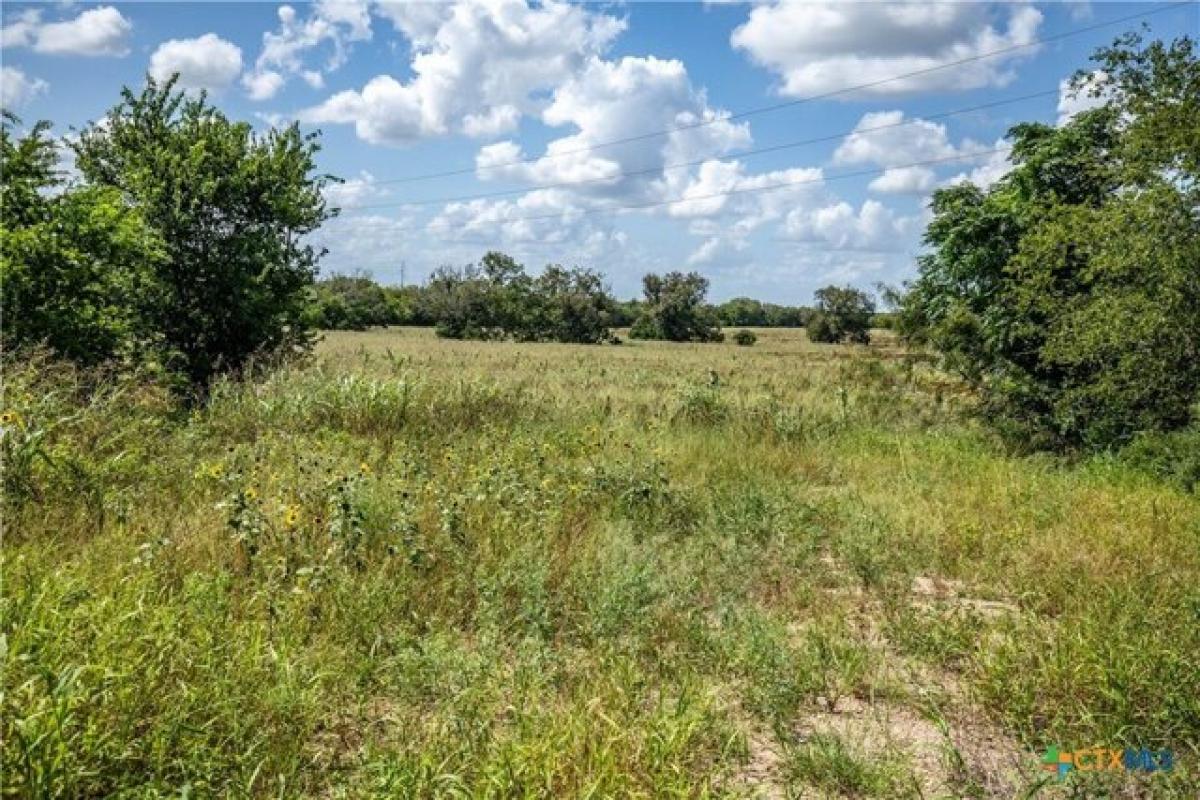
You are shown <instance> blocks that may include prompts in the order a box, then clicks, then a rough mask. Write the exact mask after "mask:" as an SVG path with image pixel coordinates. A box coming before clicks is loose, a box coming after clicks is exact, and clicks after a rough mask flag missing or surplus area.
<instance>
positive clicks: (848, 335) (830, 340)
mask: <svg viewBox="0 0 1200 800" xmlns="http://www.w3.org/2000/svg"><path fill="white" fill-rule="evenodd" d="M874 313H875V301H874V300H872V299H871V297H870V296H869V295H868V294H867V293H866V292H863V291H860V290H858V289H855V288H853V287H851V286H845V287H842V286H826V287H825V288H824V289H818V290H817V308H816V310H815V311H813V313H812V314H811V315H810V316H809V318H808V323H807V324H806V325H805V330H806V333H807V334H808V339H809V341H811V342H821V343H824V344H836V343H838V342H850V343H852V344H867V343H868V342H869V341H871V317H872V315H873V314H874Z"/></svg>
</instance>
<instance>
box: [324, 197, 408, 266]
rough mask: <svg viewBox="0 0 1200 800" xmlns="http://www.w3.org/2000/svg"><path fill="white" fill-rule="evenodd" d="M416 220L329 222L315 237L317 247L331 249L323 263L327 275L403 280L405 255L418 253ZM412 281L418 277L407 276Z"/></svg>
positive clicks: (386, 217)
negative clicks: (364, 274)
mask: <svg viewBox="0 0 1200 800" xmlns="http://www.w3.org/2000/svg"><path fill="white" fill-rule="evenodd" d="M419 230H420V229H419V227H418V226H416V225H415V224H414V220H413V219H412V217H411V216H410V215H409V214H407V213H405V212H401V213H398V214H352V215H347V216H344V217H335V218H334V219H331V220H328V221H326V222H325V224H324V225H322V226H321V228H320V230H319V231H318V232H317V233H316V234H314V237H313V243H314V244H315V245H316V246H318V247H324V248H327V249H328V253H327V254H326V256H325V258H324V259H323V260H322V268H323V270H325V271H327V272H346V273H350V272H356V271H359V270H362V271H366V272H370V273H372V274H373V275H374V276H375V277H376V278H378V279H379V280H382V281H384V282H388V283H390V282H395V281H398V280H399V278H400V275H399V271H400V264H401V261H402V260H403V259H404V254H405V253H411V252H413V251H415V250H418V247H417V237H416V235H415V232H417V231H419ZM407 277H408V278H409V279H412V278H414V277H415V275H411V274H410V275H409V276H407Z"/></svg>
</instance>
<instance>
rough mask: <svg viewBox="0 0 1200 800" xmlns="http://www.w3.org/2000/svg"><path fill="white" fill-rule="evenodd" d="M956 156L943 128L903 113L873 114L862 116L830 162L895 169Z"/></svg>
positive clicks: (943, 126) (883, 112)
mask: <svg viewBox="0 0 1200 800" xmlns="http://www.w3.org/2000/svg"><path fill="white" fill-rule="evenodd" d="M957 153H958V148H956V147H955V146H954V145H952V144H951V143H950V137H949V136H948V135H947V133H946V126H945V125H939V124H937V123H934V122H929V121H928V120H923V119H907V120H906V119H905V117H904V112H903V111H876V112H872V113H868V114H864V115H863V116H862V119H860V120H859V121H858V124H857V125H855V126H854V130H853V131H852V132H851V133H850V134H849V135H848V136H847V137H846V138H845V139H843V140H842V143H841V144H840V145H838V148H837V150H835V151H834V154H833V160H834V161H835V162H836V163H838V164H878V165H879V166H881V167H895V166H899V165H901V164H910V163H912V162H914V161H932V160H935V159H939V158H950V157H952V156H954V155H956V154H957Z"/></svg>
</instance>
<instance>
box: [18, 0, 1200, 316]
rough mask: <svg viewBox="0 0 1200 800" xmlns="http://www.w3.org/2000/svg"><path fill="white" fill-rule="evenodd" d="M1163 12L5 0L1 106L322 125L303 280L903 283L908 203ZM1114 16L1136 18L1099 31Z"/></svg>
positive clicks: (1165, 19)
mask: <svg viewBox="0 0 1200 800" xmlns="http://www.w3.org/2000/svg"><path fill="white" fill-rule="evenodd" d="M1163 8H1164V4H1160V3H1154V4H1151V3H1100V2H1086V1H1085V0H1073V1H1071V2H1057V3H1049V4H1047V3H1033V2H1007V3H984V2H958V3H927V2H913V3H908V2H905V3H879V2H874V3H867V2H792V1H791V0H767V1H766V2H756V3H726V2H720V3H718V2H708V3H702V2H664V3H643V2H623V3H616V2H614V3H591V4H580V3H572V4H566V3H551V2H542V3H533V4H529V3H527V2H525V0H448V1H447V2H424V3H402V2H369V0H361V1H357V2H347V1H345V0H328V2H316V3H287V4H281V3H274V2H241V3H222V2H173V3H168V2H157V3H147V2H139V3H111V4H82V3H70V2H56V3H41V4H22V3H15V2H6V3H4V5H3V7H2V10H0V26H2V28H3V30H2V33H0V98H2V102H3V105H4V106H5V107H6V108H9V109H11V110H13V111H15V112H16V113H17V114H18V115H19V116H20V117H21V118H22V120H24V122H25V124H30V123H32V122H33V121H34V120H39V119H47V120H51V121H52V122H53V123H54V125H55V127H54V131H55V132H56V133H57V134H59V135H69V134H70V133H71V131H72V129H79V128H81V127H84V126H86V125H87V124H89V123H92V122H95V121H97V120H101V119H102V118H103V116H104V114H105V113H106V111H107V110H108V109H109V108H111V107H112V106H113V105H114V104H115V103H116V102H117V100H118V97H119V93H120V91H121V88H122V87H123V86H128V87H131V88H134V89H137V88H138V87H140V86H142V85H143V84H144V82H145V79H146V75H147V74H149V75H153V76H155V77H166V76H169V75H171V74H173V73H179V76H180V78H179V82H180V83H179V85H180V86H182V87H183V88H185V89H186V90H187V91H189V92H199V91H201V90H203V91H207V92H208V96H209V98H210V99H211V101H212V102H213V103H215V104H216V105H217V106H219V107H220V108H221V109H222V110H223V111H224V112H225V113H226V114H228V115H229V116H231V117H234V118H237V119H245V120H248V121H251V122H252V123H254V125H255V126H256V127H257V128H259V129H261V130H267V129H268V128H269V127H271V126H272V125H286V124H290V123H292V122H298V123H299V124H300V125H301V126H302V127H303V128H304V129H305V130H319V131H320V132H321V143H322V150H321V153H320V154H319V165H320V167H321V169H322V170H323V171H326V172H329V173H331V174H334V175H337V176H339V177H341V178H343V179H344V183H341V184H338V185H336V186H332V187H331V188H329V189H328V190H327V194H328V199H329V201H330V202H331V204H333V205H336V206H338V207H339V208H341V212H340V214H339V216H338V217H337V218H335V219H333V220H331V221H329V222H328V223H326V224H325V226H323V228H322V229H321V231H320V232H319V233H318V234H316V239H317V240H318V242H319V244H321V245H322V246H324V247H326V248H327V249H328V253H327V255H326V256H325V258H324V260H323V262H322V263H323V266H322V271H323V272H324V273H327V274H329V273H333V272H341V273H351V272H355V271H366V272H369V273H371V274H372V275H374V276H375V277H376V278H377V279H378V280H380V281H383V282H386V283H399V282H401V280H402V279H403V280H404V281H405V282H407V283H416V282H420V281H421V280H423V279H424V278H425V277H426V276H427V275H428V274H429V273H430V272H431V271H432V270H433V269H435V268H436V267H438V266H440V265H442V264H454V265H461V264H465V263H468V262H471V261H477V260H478V259H479V258H480V257H481V256H482V255H483V253H485V252H486V251H488V250H493V249H496V250H502V251H504V252H507V253H509V254H511V255H513V256H515V257H516V258H517V259H518V260H520V261H522V262H523V263H525V264H526V265H528V267H529V268H530V270H531V271H532V272H536V271H537V270H539V269H540V268H541V267H542V266H543V265H545V264H547V263H561V264H563V265H566V266H576V265H578V266H585V267H591V268H594V269H598V270H600V271H602V272H603V273H604V274H605V275H606V276H607V279H608V280H609V282H610V284H611V286H612V288H613V290H614V292H616V294H617V295H618V296H621V297H632V296H634V295H636V294H637V293H638V292H639V287H640V282H641V277H642V275H644V274H645V273H647V272H663V271H667V270H674V269H680V270H689V271H690V270H694V271H698V272H700V273H701V274H703V275H704V276H706V277H707V278H708V279H709V280H710V286H711V288H710V295H709V296H710V299H712V300H716V301H721V300H725V299H728V298H730V297H736V296H741V295H748V296H751V297H755V298H758V299H760V300H763V301H770V302H777V303H806V302H810V301H811V299H812V293H813V291H814V290H815V289H817V288H819V287H821V286H825V285H828V284H830V283H837V284H850V285H854V286H858V287H860V288H870V287H872V286H874V285H876V284H877V283H880V282H882V283H888V284H896V283H899V282H901V281H904V280H906V279H909V278H911V277H913V276H914V274H915V257H916V256H917V255H918V254H919V253H920V252H921V233H922V231H923V229H924V226H925V223H926V222H927V220H928V202H929V198H930V196H931V193H932V192H933V191H934V190H936V189H937V188H938V187H940V186H945V185H948V184H950V183H953V182H955V181H960V180H973V181H975V182H976V183H979V184H981V185H988V184H989V183H990V182H993V181H995V180H996V179H997V178H999V177H1000V176H1001V175H1003V173H1004V171H1005V168H1006V165H1007V159H1006V150H1005V148H1006V143H1005V139H1004V136H1005V132H1006V131H1007V130H1008V128H1009V127H1011V126H1012V125H1013V124H1015V123H1017V122H1021V121H1028V120H1036V121H1041V122H1045V123H1047V124H1060V123H1061V122H1062V121H1064V120H1066V119H1068V118H1069V117H1070V115H1071V114H1073V113H1078V111H1080V110H1082V109H1084V108H1086V107H1088V105H1089V103H1094V102H1098V101H1096V100H1094V99H1091V98H1087V97H1079V96H1075V97H1072V96H1071V94H1070V92H1069V90H1068V87H1067V86H1066V80H1067V79H1068V78H1069V77H1070V76H1071V75H1073V74H1074V73H1075V72H1076V71H1077V70H1081V69H1082V70H1090V69H1091V66H1090V62H1089V56H1090V54H1091V53H1092V52H1093V51H1094V50H1095V48H1096V47H1098V46H1101V45H1103V44H1106V43H1108V42H1110V41H1111V40H1112V39H1113V38H1114V37H1115V36H1117V35H1118V34H1120V33H1122V32H1124V31H1127V30H1131V29H1134V28H1137V27H1139V26H1140V25H1142V24H1143V23H1144V24H1146V25H1148V26H1149V32H1150V33H1149V35H1150V36H1151V37H1154V38H1164V39H1168V40H1169V39H1171V38H1175V37H1178V36H1180V35H1183V34H1191V35H1193V36H1194V35H1195V34H1196V33H1197V31H1198V30H1200V5H1197V4H1195V3H1193V4H1185V5H1178V6H1175V7H1173V8H1169V9H1167V10H1165V11H1158V13H1153V14H1149V13H1148V12H1154V11H1157V10H1159V9H1163ZM1131 15H1147V16H1144V17H1140V18H1138V19H1131V20H1126V21H1124V22H1119V23H1116V24H1112V25H1106V24H1105V23H1106V22H1108V21H1111V20H1116V19H1118V18H1122V17H1129V16H1131Z"/></svg>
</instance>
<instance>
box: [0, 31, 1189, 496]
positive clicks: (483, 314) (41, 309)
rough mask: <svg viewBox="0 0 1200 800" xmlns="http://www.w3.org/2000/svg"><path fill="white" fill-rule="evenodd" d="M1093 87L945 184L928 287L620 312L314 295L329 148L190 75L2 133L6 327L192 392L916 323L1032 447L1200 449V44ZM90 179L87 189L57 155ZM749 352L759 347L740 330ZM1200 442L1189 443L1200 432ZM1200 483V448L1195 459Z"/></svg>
mask: <svg viewBox="0 0 1200 800" xmlns="http://www.w3.org/2000/svg"><path fill="white" fill-rule="evenodd" d="M1094 60H1095V62H1096V65H1095V69H1094V70H1092V71H1090V72H1080V73H1079V74H1078V75H1077V76H1076V78H1075V80H1074V82H1073V86H1074V89H1075V90H1076V91H1077V92H1088V93H1091V94H1092V95H1093V96H1094V97H1095V99H1096V100H1097V101H1099V102H1098V105H1097V107H1096V108H1093V109H1092V110H1089V111H1085V112H1083V113H1080V114H1077V115H1076V116H1074V117H1073V118H1072V119H1070V120H1069V121H1066V122H1064V123H1062V124H1059V125H1046V124H1042V123H1022V124H1018V125H1016V126H1015V127H1013V128H1012V129H1011V130H1010V131H1009V140H1010V141H1011V142H1012V144H1013V147H1012V155H1011V157H1010V161H1011V164H1012V168H1011V170H1010V171H1009V172H1008V173H1007V174H1006V175H1005V176H1004V177H1003V178H1001V179H1000V180H999V181H997V182H996V183H995V184H993V185H992V186H990V187H988V188H982V187H979V186H975V185H973V184H971V183H969V182H963V183H959V184H957V185H954V186H951V187H947V188H943V189H940V190H939V191H937V192H935V194H934V195H933V199H932V203H931V211H932V221H931V222H930V224H929V226H928V228H927V230H926V233H925V246H926V247H925V252H924V254H923V255H921V256H920V258H919V259H918V263H917V268H918V275H917V277H916V279H915V280H914V281H912V282H911V283H910V284H909V285H907V286H905V287H903V289H902V290H901V291H899V292H897V293H891V292H888V293H885V299H886V300H889V302H890V301H896V302H897V303H898V307H899V310H898V313H897V314H895V315H886V316H881V315H878V314H877V313H876V307H875V303H874V300H873V298H871V297H870V296H869V295H867V294H866V293H865V292H862V291H861V290H857V289H853V288H851V287H826V288H825V289H822V290H821V291H819V292H818V293H817V296H816V299H815V303H814V305H813V306H812V307H811V308H803V307H787V306H776V305H771V304H766V303H760V302H758V301H755V300H751V299H749V298H736V299H734V300H730V301H728V302H726V303H721V304H716V305H714V304H710V303H708V302H707V299H706V296H707V291H708V282H707V280H706V279H705V278H704V277H702V276H700V275H698V274H695V273H682V272H671V273H667V274H664V275H647V276H645V278H644V279H643V296H642V297H641V298H640V299H638V300H631V301H618V300H616V299H615V298H613V296H612V294H611V292H610V291H609V289H608V288H607V286H606V285H605V284H604V281H603V279H602V276H601V275H600V274H599V273H597V272H595V271H593V270H589V269H586V268H582V267H571V268H567V267H562V266H559V265H550V266H548V267H546V268H545V269H543V270H542V271H541V272H540V273H539V274H538V275H536V276H535V275H530V274H528V273H527V272H526V270H525V267H524V266H523V265H521V264H519V263H517V262H516V261H515V260H513V259H512V258H510V257H508V256H506V255H504V254H501V253H488V254H487V255H485V256H484V258H483V259H482V260H481V261H480V262H479V264H474V265H468V266H465V267H461V268H452V267H445V268H442V269H439V270H438V271H437V272H436V273H435V274H434V275H433V276H432V278H431V279H430V280H429V281H428V282H427V283H426V284H425V285H423V286H421V287H400V288H396V287H382V286H379V285H378V284H376V283H375V282H374V281H372V280H371V279H369V278H368V277H366V276H349V277H347V276H337V277H333V278H328V279H325V280H322V281H317V280H316V278H317V268H318V264H319V261H320V258H321V256H322V255H323V252H322V251H321V250H319V249H318V248H315V247H314V246H313V245H312V244H311V243H310V242H311V237H310V236H309V234H311V233H312V232H314V231H315V230H317V229H318V228H319V226H320V225H321V224H322V223H323V222H324V221H325V220H327V219H328V218H330V217H331V216H333V215H334V214H335V213H336V209H331V208H329V207H327V205H326V203H325V200H324V195H323V189H324V188H325V186H326V185H327V184H329V183H330V182H331V181H333V180H336V179H335V178H333V177H331V176H328V175H324V174H322V173H320V172H319V170H318V169H317V167H316V161H315V158H316V155H317V153H318V151H319V142H318V138H317V136H316V135H315V134H311V135H305V134H302V133H301V132H300V130H299V128H298V126H296V125H292V126H290V127H287V128H283V129H273V130H270V131H268V132H266V133H259V132H256V131H255V130H254V129H253V127H252V126H251V125H250V124H249V123H246V122H238V121H234V120H230V119H228V118H227V117H226V116H225V115H224V114H223V113H221V112H220V111H219V110H218V109H216V108H215V107H213V106H212V105H211V104H210V103H209V102H208V101H207V99H206V98H205V97H204V96H203V95H200V96H198V97H189V96H187V95H185V94H184V93H183V92H181V91H178V90H176V88H175V86H174V81H168V82H165V83H157V82H155V81H154V80H153V79H148V80H147V83H146V86H145V87H144V88H143V89H142V90H141V91H140V92H134V91H132V90H130V89H125V90H124V91H123V92H122V95H121V98H120V101H119V102H118V103H117V105H116V106H114V107H113V109H112V110H111V111H110V112H109V113H108V114H107V115H106V116H105V118H104V119H103V120H102V122H101V123H100V124H94V125H90V126H87V127H86V128H85V129H84V130H83V131H82V132H81V133H80V134H79V136H78V137H77V138H74V139H71V140H64V141H55V140H54V139H53V138H51V136H50V135H49V123H45V122H40V123H37V124H35V125H33V126H32V128H30V129H29V130H28V131H27V132H25V133H24V135H19V134H18V133H17V128H18V125H19V121H18V120H17V119H16V118H15V117H13V116H12V115H11V114H9V113H7V112H5V113H4V115H3V120H2V124H0V289H2V291H0V319H2V322H3V324H2V329H0V335H2V340H3V341H2V344H3V349H4V350H5V351H6V352H12V351H14V350H16V351H18V352H19V351H20V350H21V348H25V347H32V346H44V347H48V348H50V349H51V350H52V351H54V352H55V353H57V354H58V355H59V356H60V357H62V358H65V359H69V360H72V361H74V362H77V363H79V364H82V365H85V366H89V367H90V366H96V365H114V364H115V365H121V366H124V367H131V368H136V369H138V370H143V371H149V372H155V373H158V374H159V375H160V376H162V377H163V378H164V379H166V380H169V381H172V382H173V383H174V385H175V386H177V387H178V388H179V391H180V392H181V394H184V395H187V396H191V397H196V396H200V395H203V393H204V391H205V387H206V386H207V385H208V383H209V382H210V381H211V379H212V378H213V377H214V376H216V375H218V374H221V373H227V372H237V371H238V370H241V369H242V368H243V367H244V366H245V365H246V364H247V362H249V361H250V360H251V359H252V358H254V357H255V356H258V355H267V354H276V353H280V352H290V351H294V350H303V349H305V348H308V347H310V346H311V344H312V342H313V340H314V333H313V332H314V330H315V329H317V328H322V327H324V328H355V327H365V326H369V325H380V324H431V325H434V326H436V327H437V329H438V332H439V333H440V334H441V335H443V336H449V337H458V338H478V339H498V338H508V339H516V340H520V341H531V342H532V341H569V342H586V343H600V342H605V341H612V339H613V334H612V331H613V330H614V329H616V328H622V329H623V328H626V327H627V328H629V335H630V336H631V337H634V338H646V339H665V340H674V341H716V340H719V339H721V338H722V336H723V333H722V330H721V329H722V328H723V327H729V326H772V325H785V326H800V325H803V326H805V327H806V329H807V333H808V336H809V338H810V339H813V340H814V341H831V342H852V343H853V342H865V341H867V339H868V337H869V329H870V327H871V326H872V325H880V324H886V323H891V322H894V323H895V325H896V327H897V330H898V331H899V333H900V334H901V336H902V337H903V338H904V339H905V340H906V341H907V342H908V343H909V344H910V346H911V347H912V348H924V349H926V350H927V351H929V352H931V353H933V354H935V355H936V356H937V357H938V358H939V359H940V362H941V364H942V365H943V366H944V367H945V368H946V369H948V370H951V371H953V372H955V373H957V374H958V375H960V376H961V377H962V378H963V379H964V380H965V381H966V382H967V383H968V384H969V385H970V386H972V387H973V388H974V389H975V390H976V393H977V394H978V396H979V398H980V400H981V405H982V409H983V411H984V415H983V416H984V417H985V418H986V419H987V420H988V422H989V423H991V424H993V425H994V426H996V427H997V428H998V429H999V430H1000V431H1001V432H1002V433H1003V434H1005V436H1006V437H1007V438H1009V439H1010V440H1011V441H1014V442H1017V443H1020V444H1021V445H1022V446H1025V447H1033V448H1038V449H1051V450H1059V451H1062V450H1075V449H1088V450H1100V449H1106V448H1112V447H1118V446H1124V445H1126V444H1128V443H1130V442H1133V441H1135V440H1140V441H1147V440H1148V439H1147V437H1153V436H1156V435H1163V436H1169V435H1171V434H1172V432H1181V433H1180V434H1179V435H1180V436H1183V437H1185V440H1186V441H1185V444H1183V445H1179V444H1178V443H1177V440H1175V439H1172V440H1170V441H1171V442H1174V443H1168V444H1165V445H1164V447H1168V448H1171V447H1174V448H1176V449H1181V450H1188V449H1191V450H1194V451H1196V452H1200V433H1197V428H1196V424H1195V422H1196V419H1197V417H1198V416H1200V182H1198V180H1197V176H1198V173H1200V136H1197V131H1200V65H1198V61H1197V57H1196V53H1195V44H1194V41H1193V40H1192V39H1191V38H1190V37H1187V36H1185V37H1182V38H1180V39H1177V40H1175V41H1173V42H1170V43H1165V42H1162V41H1154V42H1151V43H1149V44H1145V43H1144V42H1143V41H1142V39H1141V38H1140V37H1139V36H1138V35H1136V34H1128V35H1126V36H1123V37H1121V38H1119V39H1117V40H1116V41H1115V42H1114V43H1113V44H1112V45H1111V46H1109V47H1105V48H1101V49H1100V50H1099V51H1097V53H1096V55H1095V57H1094ZM63 147H66V148H68V149H69V150H70V151H71V152H72V154H73V155H74V158H75V164H76V167H77V170H78V177H77V178H75V179H73V180H71V181H65V180H64V179H63V176H62V174H61V170H60V168H59V154H60V148H63ZM739 339H740V340H741V341H743V342H745V343H749V342H750V341H751V339H750V338H749V337H739ZM1189 436H1190V437H1192V438H1191V439H1186V437H1189ZM1195 463H1196V467H1195V469H1196V470H1197V472H1198V476H1200V457H1196V458H1195Z"/></svg>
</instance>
